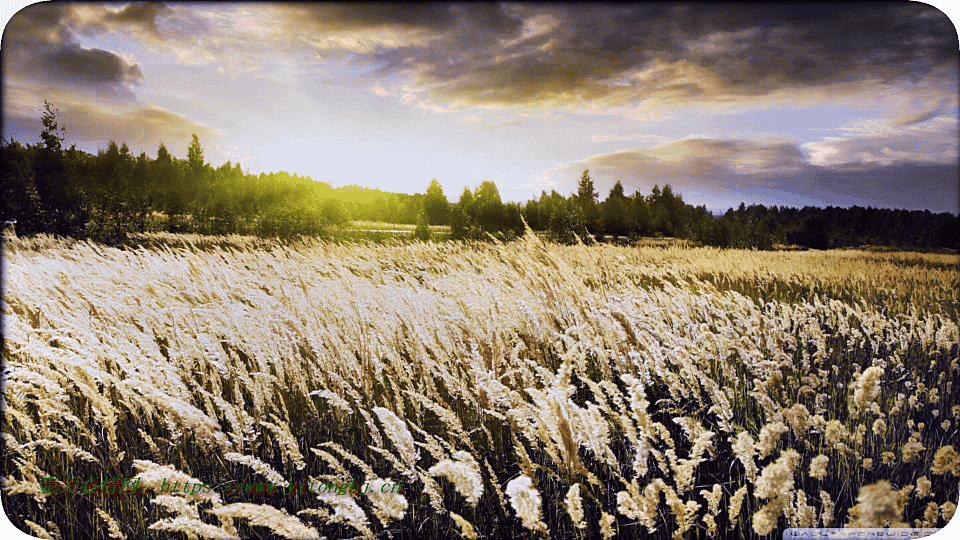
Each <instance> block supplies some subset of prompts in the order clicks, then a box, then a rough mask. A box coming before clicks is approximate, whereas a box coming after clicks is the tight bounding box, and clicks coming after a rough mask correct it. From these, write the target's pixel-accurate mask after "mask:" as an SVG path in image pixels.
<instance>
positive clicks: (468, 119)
mask: <svg viewBox="0 0 960 540" xmlns="http://www.w3.org/2000/svg"><path fill="white" fill-rule="evenodd" d="M458 122H459V123H461V124H479V123H480V122H482V120H481V119H480V117H479V116H477V115H475V114H471V115H469V116H464V117H463V118H461V119H460V120H459V121H458Z"/></svg>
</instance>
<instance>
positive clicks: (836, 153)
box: [803, 112, 960, 169]
mask: <svg viewBox="0 0 960 540" xmlns="http://www.w3.org/2000/svg"><path fill="white" fill-rule="evenodd" d="M958 131H960V124H958V121H957V117H956V115H955V114H952V115H936V114H931V113H929V112H927V113H918V114H915V115H912V116H907V117H901V118H899V119H897V120H895V121H893V122H891V123H889V124H888V125H883V124H880V125H879V126H878V127H877V128H875V129H874V130H871V131H866V133H865V134H863V135H855V136H851V137H826V138H824V139H822V140H820V141H815V142H809V143H806V144H804V145H803V148H804V149H805V150H807V151H808V152H809V153H810V162H811V163H812V164H814V165H821V166H833V167H844V168H847V169H871V168H874V167H876V166H887V165H894V164H898V163H926V164H939V165H947V164H953V163H956V162H957V159H958V144H960V143H958V140H957V133H958Z"/></svg>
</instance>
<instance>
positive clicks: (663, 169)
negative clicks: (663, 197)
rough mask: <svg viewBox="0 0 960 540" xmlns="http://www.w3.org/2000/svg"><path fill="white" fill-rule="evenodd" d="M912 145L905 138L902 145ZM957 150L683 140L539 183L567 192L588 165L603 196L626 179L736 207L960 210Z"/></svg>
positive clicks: (636, 186)
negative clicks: (946, 154)
mask: <svg viewBox="0 0 960 540" xmlns="http://www.w3.org/2000/svg"><path fill="white" fill-rule="evenodd" d="M954 134H955V129H954ZM893 140H894V139H893V138H891V139H890V140H888V141H886V142H888V143H890V144H892V143H893ZM845 142H846V143H849V144H850V145H852V146H854V147H856V148H858V149H860V150H862V149H864V148H872V147H873V146H871V144H873V145H874V146H876V141H873V142H872V143H867V142H865V141H859V140H854V139H851V140H850V141H845ZM832 144H839V143H837V142H832ZM857 144H859V146H857ZM917 144H918V145H922V143H920V142H918V143H917ZM807 146H809V145H804V147H807ZM906 147H907V144H906V143H905V142H903V141H901V145H900V146H899V147H898V148H906ZM841 148H843V147H842V145H841ZM955 149H956V141H955V139H954V157H953V160H952V161H950V160H944V161H935V160H931V159H924V160H920V159H919V156H920V153H919V152H916V153H911V152H907V151H906V150H904V151H903V152H904V155H903V156H898V157H896V158H894V157H893V156H890V157H891V159H888V160H868V161H855V162H844V160H845V158H846V157H847V156H846V155H845V154H841V153H840V152H839V151H838V154H837V156H836V158H835V159H833V160H831V161H829V162H827V161H818V162H814V161H813V159H816V158H817V154H816V153H814V154H813V155H812V158H811V159H810V160H808V159H807V157H806V156H805V153H804V151H803V148H801V147H800V146H798V145H797V144H796V143H795V142H792V141H777V140H765V141H756V140H718V139H680V140H676V141H673V142H670V143H668V144H664V145H661V146H658V147H656V148H653V149H649V150H640V149H632V150H623V151H619V152H613V153H608V154H600V155H596V156H593V157H590V158H587V159H584V160H580V161H577V162H573V163H567V164H563V165H560V166H558V167H555V168H553V169H550V170H548V171H544V172H543V173H542V174H541V175H539V176H538V183H539V184H540V185H544V186H546V185H549V184H552V185H555V186H556V189H557V190H558V191H559V192H560V193H562V194H565V195H568V194H570V193H573V192H575V191H576V189H577V182H578V180H579V179H580V176H581V174H582V173H583V170H584V169H589V170H590V176H591V177H592V178H593V180H594V185H595V186H596V189H597V191H598V192H599V193H601V197H603V196H604V195H603V194H605V193H607V192H608V191H609V190H610V188H612V187H613V184H614V183H615V182H617V181H620V182H622V183H623V185H624V188H625V190H626V191H627V193H631V192H633V191H640V192H641V193H644V194H647V193H649V192H650V189H651V188H652V187H653V186H654V185H660V186H663V185H665V184H670V185H671V186H672V187H673V188H674V190H675V191H678V192H680V193H681V194H682V195H683V197H684V200H685V201H687V202H689V203H692V204H709V205H710V206H711V207H716V206H717V205H718V204H720V203H719V202H718V201H725V204H727V205H729V206H736V205H738V204H739V203H740V202H741V201H743V202H748V203H749V202H753V201H756V202H764V203H765V204H777V205H791V206H803V205H805V204H819V205H830V204H833V205H843V206H850V205H853V204H859V205H861V206H867V205H872V206H880V207H887V208H901V207H905V208H911V209H925V208H929V209H930V210H931V211H940V212H944V211H946V212H952V213H957V212H958V211H960V207H958V201H957V193H958V190H960V169H958V166H957V163H956V154H955Z"/></svg>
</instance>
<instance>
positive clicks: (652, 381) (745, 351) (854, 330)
mask: <svg viewBox="0 0 960 540" xmlns="http://www.w3.org/2000/svg"><path fill="white" fill-rule="evenodd" d="M172 240H176V242H173V241H172ZM3 255H4V257H3V264H4V268H3V270H4V274H3V275H4V285H5V287H4V291H3V337H4V343H3V358H4V360H5V366H4V392H3V407H4V426H3V430H2V431H3V437H4V439H5V447H6V451H5V453H4V460H3V461H4V472H3V475H4V478H3V482H2V487H3V490H2V492H3V504H4V509H5V511H6V512H7V514H8V516H10V519H11V520H13V521H14V522H15V523H17V524H18V525H19V526H20V527H21V528H23V529H24V530H26V531H34V532H33V534H36V535H41V536H42V535H43V534H47V535H49V536H51V537H60V538H102V537H121V536H127V537H142V536H144V535H146V534H147V533H149V534H151V535H154V536H161V537H175V538H177V537H179V538H182V537H186V538H219V537H244V538H246V537H263V538H267V537H285V538H318V537H321V536H327V537H351V536H378V537H387V536H388V535H389V534H392V535H393V536H394V537H398V536H399V537H436V538H441V537H449V538H459V537H461V536H463V537H466V538H473V537H477V536H479V537H487V538H494V537H496V538H510V537H516V538H521V537H523V538H528V537H530V536H531V535H534V536H537V535H539V536H547V535H549V536H550V537H553V538H593V537H597V536H602V537H610V536H613V535H618V536H620V537H637V536H641V535H644V536H650V537H654V538H708V537H713V536H716V537H721V538H731V537H733V538H772V537H774V536H778V535H779V531H781V530H782V529H783V528H785V527H788V526H827V525H831V524H833V525H859V526H882V525H884V524H893V525H901V526H902V525H910V526H943V525H944V524H945V522H946V521H948V520H949V519H950V517H951V516H952V515H953V513H954V511H955V509H956V502H957V477H958V475H960V459H958V457H957V454H956V451H955V449H956V448H957V446H958V444H957V443H958V441H957V427H956V426H957V422H958V420H960V418H958V416H960V399H958V398H960V396H958V393H960V389H958V388H955V386H958V385H954V381H956V380H957V378H958V369H960V367H958V362H960V353H958V341H960V331H958V327H957V322H956V321H957V314H958V306H960V301H958V297H957V290H958V288H960V287H958V276H960V260H958V257H956V256H949V255H933V254H923V255H920V254H904V253H866V252H855V251H842V252H832V251H831V252H822V253H814V252H799V253H792V252H791V253H784V252H779V253H771V252H747V251H736V250H729V251H720V250H715V249H696V248H689V247H679V246H649V247H622V246H615V245H609V244H606V245H594V246H589V247H588V246H583V245H579V246H566V247H564V246H558V245H554V244H549V243H544V242H542V241H541V240H540V239H538V238H537V237H536V236H535V235H527V236H525V237H524V238H523V239H521V240H518V241H515V242H511V243H508V244H490V243H466V244H463V243H438V244H434V243H427V244H422V243H415V244H409V245H377V244H365V243H361V244H343V243H341V244H333V243H325V242H310V241H302V242H295V243H285V244H278V243H269V242H264V241H262V240H250V239H242V238H239V237H235V238H221V239H220V240H218V241H213V242H212V241H201V240H199V239H198V238H192V237H182V238H173V239H172V238H169V237H163V238H157V239H155V241H154V242H146V241H145V242H143V245H142V246H141V247H138V248H130V249H115V248H107V247H103V246H100V245H96V244H92V243H89V242H65V241H55V240H52V239H49V238H43V237H41V238H36V239H30V240H25V239H16V238H6V239H5V242H4V253H3ZM50 476H52V477H54V478H59V479H69V478H80V479H83V480H86V479H88V478H93V479H95V480H104V479H109V478H133V477H139V478H140V480H141V485H143V486H145V487H146V493H145V494H142V495H133V496H127V497H102V496H81V495H69V496H58V497H53V496H50V495H47V494H45V493H43V490H42V488H41V481H42V479H43V478H45V477H50ZM163 479H168V480H169V481H172V480H173V479H179V480H180V481H181V482H183V481H186V482H190V483H195V482H200V483H205V484H210V485H213V486H216V488H217V491H215V492H213V493H209V494H189V495H182V494H177V495H169V494H160V493H159V489H160V486H161V483H162V480H163ZM344 479H348V480H349V479H355V480H357V481H360V482H367V481H371V482H372V483H373V484H374V485H382V483H384V482H400V483H402V484H403V486H404V488H403V494H402V495H400V494H396V495H391V496H360V497H342V496H335V495H328V494H323V495H319V496H317V495H314V496H307V497H291V496H285V495H283V494H280V493H277V494H273V495H262V496H253V495H245V494H243V493H237V492H236V491H232V490H230V489H229V488H230V487H231V486H233V485H234V484H235V483H241V484H243V483H246V482H273V483H276V484H286V485H289V484H293V483H296V482H301V481H304V480H308V481H310V480H316V481H318V482H322V481H342V480H344ZM40 531H43V532H40Z"/></svg>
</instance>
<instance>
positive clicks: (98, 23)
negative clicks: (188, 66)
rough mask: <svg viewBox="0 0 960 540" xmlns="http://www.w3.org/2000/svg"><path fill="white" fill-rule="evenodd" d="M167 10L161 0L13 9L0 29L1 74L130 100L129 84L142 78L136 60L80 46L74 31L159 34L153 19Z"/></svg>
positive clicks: (115, 98)
mask: <svg viewBox="0 0 960 540" xmlns="http://www.w3.org/2000/svg"><path fill="white" fill-rule="evenodd" d="M169 12H170V8H168V7H167V6H164V5H162V4H150V5H140V4H133V5H129V6H126V7H124V8H120V9H114V8H107V7H105V6H102V5H84V4H70V3H63V4H49V3H43V4H34V5H31V6H28V7H27V8H25V9H23V10H21V11H20V12H18V13H17V14H16V15H14V17H13V18H12V19H11V20H10V23H9V24H8V26H7V30H6V32H5V33H4V37H3V50H2V54H3V64H4V78H5V80H6V79H7V78H13V79H15V80H16V82H17V83H25V82H28V81H29V82H33V83H37V84H45V85H50V84H53V85H57V86H60V87H65V88H74V89H77V90H81V91H85V92H86V93H88V94H90V95H96V96H100V97H104V98H110V99H114V100H120V101H130V100H132V99H133V98H134V95H133V92H132V90H131V89H130V86H131V85H134V84H137V83H139V82H141V81H142V80H143V73H142V72H141V70H140V66H139V65H137V64H135V63H133V62H130V61H128V60H126V59H124V58H122V57H121V56H120V55H118V54H116V53H114V52H111V51H106V50H102V49H94V48H90V49H88V48H85V47H82V46H81V45H79V43H78V41H77V34H84V35H95V34H100V33H108V32H117V31H121V30H123V31H129V32H131V33H133V34H137V35H145V36H150V37H151V38H159V30H158V28H157V19H158V18H159V17H161V16H164V15H166V14H168V13H169Z"/></svg>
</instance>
